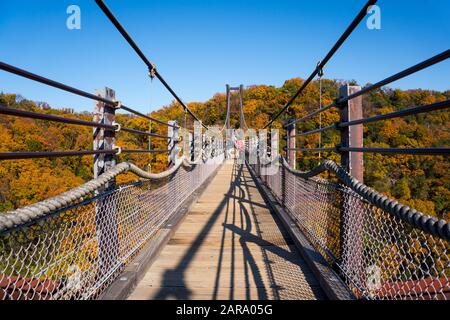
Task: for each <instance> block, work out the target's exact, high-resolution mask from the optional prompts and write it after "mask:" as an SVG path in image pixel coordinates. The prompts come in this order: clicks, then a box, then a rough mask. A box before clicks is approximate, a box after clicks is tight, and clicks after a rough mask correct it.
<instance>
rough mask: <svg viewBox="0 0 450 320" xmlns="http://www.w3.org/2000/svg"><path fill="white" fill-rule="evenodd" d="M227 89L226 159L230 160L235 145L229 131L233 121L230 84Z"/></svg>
mask: <svg viewBox="0 0 450 320" xmlns="http://www.w3.org/2000/svg"><path fill="white" fill-rule="evenodd" d="M226 88H227V97H226V99H227V101H226V107H227V111H226V112H227V114H226V123H225V126H226V132H227V138H226V142H225V158H226V159H229V158H230V154H229V153H230V149H231V148H232V145H233V143H232V142H231V141H230V139H231V136H230V135H229V129H230V123H231V122H230V121H231V119H230V118H231V116H230V114H231V112H230V107H231V106H230V99H231V91H230V85H229V84H227V85H226Z"/></svg>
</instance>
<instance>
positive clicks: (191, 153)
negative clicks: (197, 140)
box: [188, 132, 195, 161]
mask: <svg viewBox="0 0 450 320" xmlns="http://www.w3.org/2000/svg"><path fill="white" fill-rule="evenodd" d="M188 137H189V138H188V139H189V140H188V148H189V158H190V159H191V161H194V160H195V154H194V150H195V145H194V135H193V134H192V133H191V132H189V136H188Z"/></svg>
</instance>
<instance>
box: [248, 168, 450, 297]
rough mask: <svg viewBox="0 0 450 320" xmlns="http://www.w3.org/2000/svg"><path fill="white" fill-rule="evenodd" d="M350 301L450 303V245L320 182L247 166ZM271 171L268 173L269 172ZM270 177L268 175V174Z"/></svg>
mask: <svg viewBox="0 0 450 320" xmlns="http://www.w3.org/2000/svg"><path fill="white" fill-rule="evenodd" d="M252 166H253V168H254V170H255V172H256V173H257V174H258V175H260V177H261V178H262V180H263V181H264V182H265V183H266V184H267V186H268V187H269V189H270V190H271V192H272V193H273V194H274V196H275V197H276V198H277V199H278V201H280V203H282V204H283V205H284V207H285V208H286V209H288V212H289V213H290V214H291V216H292V217H293V218H294V220H295V221H296V222H297V225H298V226H299V228H300V229H301V230H302V231H303V233H304V234H305V236H306V237H307V238H308V239H309V241H310V242H311V243H312V244H313V245H314V247H315V248H316V249H317V250H318V252H320V254H321V255H322V256H323V257H324V258H325V259H326V260H327V261H328V262H329V263H330V265H332V266H333V267H334V268H335V270H336V271H337V272H338V273H339V275H340V276H341V277H342V279H343V280H344V282H345V283H346V284H347V285H348V287H349V289H350V290H351V291H352V292H353V294H354V295H355V297H356V298H364V299H421V300H428V299H440V300H449V299H450V256H449V254H450V243H449V242H448V241H447V240H444V239H441V238H439V237H437V236H434V235H431V234H428V233H426V232H424V231H421V230H419V229H417V228H415V227H413V226H412V225H411V224H409V223H407V222H405V221H403V220H401V219H399V218H397V217H395V216H393V215H392V214H390V213H388V212H386V211H384V210H382V209H380V208H378V207H377V206H375V205H373V204H372V203H369V202H368V201H366V200H364V199H362V198H361V197H360V196H359V195H357V194H356V193H355V192H354V191H352V190H351V189H350V188H348V187H346V186H344V185H341V184H335V183H331V182H329V181H327V180H324V179H321V178H318V177H316V178H311V179H304V178H302V177H299V176H298V175H296V174H294V173H293V172H291V171H290V170H287V169H286V168H285V167H284V166H283V165H281V164H280V166H279V170H276V173H275V174H270V175H264V174H263V170H264V166H261V165H259V164H258V165H252ZM272 171H273V170H272ZM271 173H273V172H271Z"/></svg>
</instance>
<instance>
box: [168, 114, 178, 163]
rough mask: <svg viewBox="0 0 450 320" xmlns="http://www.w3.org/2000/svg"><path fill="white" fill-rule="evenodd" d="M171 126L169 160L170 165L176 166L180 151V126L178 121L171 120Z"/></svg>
mask: <svg viewBox="0 0 450 320" xmlns="http://www.w3.org/2000/svg"><path fill="white" fill-rule="evenodd" d="M168 123H169V127H168V130H167V137H168V138H167V150H168V153H169V157H168V162H169V167H171V166H174V165H175V163H176V159H177V156H178V152H179V151H180V150H179V148H178V141H179V130H180V128H179V127H178V125H177V122H176V121H169V122H168Z"/></svg>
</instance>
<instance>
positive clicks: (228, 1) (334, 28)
mask: <svg viewBox="0 0 450 320" xmlns="http://www.w3.org/2000/svg"><path fill="white" fill-rule="evenodd" d="M365 1H366V0H345V1H317V0H308V1H300V0H277V1H275V0H272V1H268V0H239V1H238V0H214V1H212V0H203V1H199V0H190V1H188V0H185V1H180V0H176V1H172V0H152V1H140V0H139V1H138V0H128V1H123V0H122V1H121V0H108V1H107V4H108V5H109V7H110V8H111V9H112V10H113V12H114V13H115V14H116V16H117V17H118V18H119V20H120V21H121V22H122V23H123V25H124V26H125V27H126V28H127V29H128V31H129V32H130V34H131V35H132V36H133V37H134V38H135V40H136V42H137V43H138V44H139V45H140V46H141V48H142V50H143V51H144V53H145V54H146V55H147V56H148V57H149V59H150V60H151V61H153V62H155V63H156V65H157V66H158V70H159V71H160V72H161V74H162V75H163V76H164V77H165V78H166V80H167V81H168V82H169V83H170V84H171V85H172V86H173V88H174V89H175V91H176V92H177V93H178V94H179V95H180V96H181V97H182V98H183V100H185V101H186V102H190V101H205V100H207V99H208V98H210V97H211V96H212V95H213V94H214V93H216V92H221V91H224V87H225V84H226V83H230V84H232V85H238V84H240V83H242V84H244V85H252V84H269V85H276V86H279V85H281V84H282V83H283V82H284V81H285V80H286V79H289V78H293V77H303V78H304V77H306V76H308V75H309V74H310V73H311V71H312V69H313V68H314V67H315V65H316V63H317V61H318V60H320V59H321V58H322V57H323V56H324V55H325V54H326V52H327V51H328V50H329V49H330V47H331V45H332V44H333V43H334V42H335V40H336V39H337V38H338V37H339V36H340V35H341V33H342V32H343V30H344V29H345V28H346V27H347V25H348V24H349V22H350V21H351V20H352V19H353V18H354V16H355V15H356V13H357V12H358V11H359V10H360V8H361V7H362V5H363V4H364V3H365ZM70 4H77V5H79V6H80V7H81V10H82V17H81V18H82V29H81V30H73V31H70V30H68V29H67V28H66V19H67V17H68V15H67V14H66V8H67V7H68V6H69V5H70ZM379 6H380V7H381V10H382V29H381V30H369V29H367V27H366V24H365V21H364V23H362V24H360V26H359V27H358V29H357V30H356V31H355V32H354V33H353V34H352V35H351V37H350V38H349V39H348V41H347V42H346V43H345V44H344V45H343V47H342V48H341V50H340V51H339V52H338V53H337V54H336V55H335V57H334V58H333V59H332V60H331V61H330V63H329V64H328V66H327V68H326V69H325V75H326V77H329V78H337V79H355V80H357V81H358V82H359V83H360V84H365V83H367V82H372V83H373V82H376V81H378V80H381V79H382V78H385V77H387V76H389V75H391V74H393V73H395V72H397V71H400V70H402V69H404V68H406V67H409V66H411V65H413V64H415V63H417V62H420V61H422V60H424V59H426V58H429V57H431V56H433V55H435V54H437V53H440V52H442V51H444V50H446V49H449V47H450V1H448V0H430V1H419V0H417V1H407V0H396V1H391V0H381V1H379ZM0 12H1V17H0V60H1V61H4V62H6V63H9V64H13V65H16V66H18V67H21V68H25V69H28V70H30V71H32V72H35V73H38V74H41V75H44V76H47V77H50V78H52V79H55V80H58V81H61V82H64V83H67V84H70V85H73V86H76V87H79V88H80V89H84V90H86V91H90V92H93V91H94V90H95V89H97V88H100V87H102V86H109V87H111V88H113V89H115V90H116V92H117V95H118V98H119V99H120V100H121V101H123V102H124V103H126V104H127V105H129V106H132V107H134V108H138V109H139V110H141V111H143V112H148V111H150V110H154V109H156V108H158V107H160V106H161V105H164V104H167V103H169V102H170V101H171V100H172V99H171V97H170V95H169V94H168V93H167V92H166V91H165V90H164V89H163V88H162V86H161V85H160V84H159V83H158V81H157V80H155V81H153V83H151V82H150V80H149V79H148V77H147V71H146V68H145V66H144V64H143V63H142V62H141V61H140V60H139V58H138V57H137V56H136V55H135V53H134V52H133V51H132V50H131V48H130V47H129V46H128V45H127V44H126V42H125V41H124V40H123V39H122V38H121V36H120V34H119V33H118V32H117V31H116V30H115V28H114V27H113V26H112V25H111V24H110V23H109V21H108V20H107V18H106V17H105V16H104V15H103V14H102V12H101V11H100V9H99V8H97V6H96V5H95V2H94V1H93V0H70V1H66V0H39V1H29V0H15V1H4V0H2V1H0ZM449 75H450V61H445V62H443V63H441V64H439V65H437V66H434V67H432V68H430V69H429V70H426V71H422V72H420V73H417V74H415V75H413V76H410V77H408V78H407V79H405V80H401V81H398V82H395V83H394V84H393V85H392V86H393V87H398V88H404V89H406V88H427V89H436V90H445V89H449V88H450V78H449ZM0 91H4V92H14V93H20V94H22V95H23V96H25V97H26V98H28V99H33V100H39V101H47V102H49V103H50V104H51V105H52V106H53V107H74V108H75V109H76V110H91V109H92V105H93V103H92V102H91V101H89V100H86V99H84V98H79V97H77V96H74V95H72V94H69V93H65V92H61V91H59V90H57V89H52V88H48V87H46V86H44V85H41V84H37V83H34V82H32V81H29V80H27V79H21V78H19V77H17V76H14V75H9V74H6V73H5V72H3V71H0Z"/></svg>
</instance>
